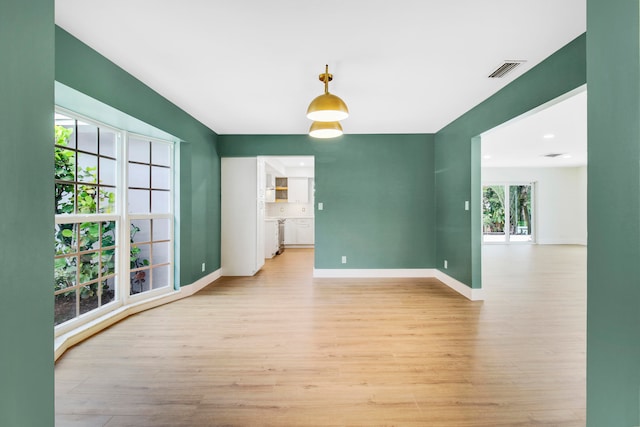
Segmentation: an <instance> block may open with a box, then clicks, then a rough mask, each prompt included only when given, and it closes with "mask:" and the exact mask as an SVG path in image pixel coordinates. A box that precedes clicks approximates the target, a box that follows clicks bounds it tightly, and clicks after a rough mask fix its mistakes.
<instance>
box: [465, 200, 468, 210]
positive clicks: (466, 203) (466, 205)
mask: <svg viewBox="0 0 640 427" xmlns="http://www.w3.org/2000/svg"><path fill="white" fill-rule="evenodd" d="M464 210H465V211H468V210H469V201H468V200H465V202H464Z"/></svg>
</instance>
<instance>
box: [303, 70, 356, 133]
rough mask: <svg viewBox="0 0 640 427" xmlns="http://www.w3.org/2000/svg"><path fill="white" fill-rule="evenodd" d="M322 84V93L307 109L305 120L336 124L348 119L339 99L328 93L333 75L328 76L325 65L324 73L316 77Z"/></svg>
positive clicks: (345, 105)
mask: <svg viewBox="0 0 640 427" xmlns="http://www.w3.org/2000/svg"><path fill="white" fill-rule="evenodd" d="M318 78H319V79H320V81H321V82H324V93H323V94H322V95H320V96H318V97H316V98H315V99H314V100H313V101H311V104H309V108H307V118H309V119H311V120H313V121H316V122H338V121H340V120H344V119H346V118H347V117H349V109H348V108H347V104H345V103H344V101H343V100H342V99H340V97H338V96H335V95H333V94H331V93H329V82H330V81H331V80H333V75H332V74H329V65H325V72H324V73H322V74H320V75H319V76H318Z"/></svg>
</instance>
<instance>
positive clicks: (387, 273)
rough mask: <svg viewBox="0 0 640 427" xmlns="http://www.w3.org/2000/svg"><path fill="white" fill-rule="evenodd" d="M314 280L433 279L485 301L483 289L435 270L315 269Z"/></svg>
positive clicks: (473, 298) (466, 295)
mask: <svg viewBox="0 0 640 427" xmlns="http://www.w3.org/2000/svg"><path fill="white" fill-rule="evenodd" d="M313 277H314V278H370V279H373V278H392V277H401V278H411V277H419V278H426V277H433V278H436V279H438V280H439V281H441V282H442V283H443V284H444V285H446V286H448V287H450V288H451V289H453V290H454V291H456V292H458V293H459V294H461V295H463V296H464V297H466V298H467V299H469V300H471V301H480V300H483V299H484V292H483V291H482V289H473V288H470V287H469V286H467V285H465V284H464V283H462V282H460V281H458V280H456V279H454V278H453V277H451V276H449V275H447V274H445V273H443V272H441V271H440V270H437V269H435V268H408V269H407V268H404V269H403V268H398V269H324V268H323V269H316V268H314V269H313Z"/></svg>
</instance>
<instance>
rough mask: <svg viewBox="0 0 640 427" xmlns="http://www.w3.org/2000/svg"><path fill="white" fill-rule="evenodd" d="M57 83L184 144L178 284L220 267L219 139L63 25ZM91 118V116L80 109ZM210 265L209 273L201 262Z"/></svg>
mask: <svg viewBox="0 0 640 427" xmlns="http://www.w3.org/2000/svg"><path fill="white" fill-rule="evenodd" d="M55 31H56V32H55V35H56V39H55V49H56V58H55V79H56V81H58V82H60V83H63V84H64V85H66V86H69V87H71V88H73V89H75V90H77V91H79V92H82V93H83V94H86V95H88V96H90V97H92V98H94V99H96V100H98V101H100V102H103V103H105V104H107V105H109V106H111V107H113V108H115V109H117V110H119V111H122V112H124V113H126V114H128V115H130V116H133V117H135V118H137V119H140V120H142V121H143V122H146V123H148V124H150V125H152V126H155V127H157V128H159V129H161V130H163V131H165V132H167V133H169V134H171V135H174V136H176V137H177V138H179V139H180V140H181V142H180V163H179V169H180V187H179V193H180V194H179V197H180V205H179V207H178V206H177V207H176V211H177V212H176V214H177V218H178V224H177V227H178V231H179V236H180V237H179V250H178V252H177V253H176V260H177V261H178V262H179V264H178V265H177V268H178V269H179V271H180V276H179V282H180V283H181V284H184V285H188V284H191V283H193V282H194V281H196V280H197V279H199V278H200V277H202V276H203V275H205V274H207V273H210V272H212V271H215V270H217V269H218V268H220V157H219V155H218V146H217V135H216V134H215V133H214V132H213V131H212V130H210V129H209V128H207V127H206V126H204V125H203V124H201V123H200V122H198V121H197V120H195V119H194V118H193V117H191V116H189V115H188V114H187V113H185V112H184V111H182V110H181V109H180V108H178V107H177V106H175V105H174V104H172V103H171V102H169V101H167V100H166V99H165V98H163V97H162V96H160V95H159V94H158V93H156V92H154V91H153V90H152V89H150V88H149V87H148V86H146V85H144V84H143V83H141V82H140V81H139V80H137V79H135V78H134V77H133V76H131V75H130V74H128V73H127V72H125V71H124V70H122V69H121V68H120V67H118V66H117V65H115V64H114V63H112V62H111V61H109V60H107V59H106V58H105V57H103V56H101V55H100V54H99V53H97V52H96V51H94V50H93V49H91V48H89V47H88V46H87V45H85V44H84V43H82V42H80V41H79V40H78V39H76V38H75V37H73V36H72V35H70V34H69V33H67V32H66V31H64V30H63V29H62V28H60V27H56V30H55ZM79 113H82V114H84V115H88V116H90V117H91V113H90V112H87V111H80V112H79ZM203 262H204V263H206V267H207V268H206V272H205V273H202V272H201V264H202V263H203Z"/></svg>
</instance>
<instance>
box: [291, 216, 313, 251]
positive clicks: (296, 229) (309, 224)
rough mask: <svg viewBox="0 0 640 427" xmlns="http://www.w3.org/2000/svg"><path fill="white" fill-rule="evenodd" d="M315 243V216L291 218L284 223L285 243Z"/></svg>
mask: <svg viewBox="0 0 640 427" xmlns="http://www.w3.org/2000/svg"><path fill="white" fill-rule="evenodd" d="M314 243H315V235H314V220H313V218H290V219H287V220H286V221H285V223H284V244H285V245H313V244H314Z"/></svg>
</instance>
